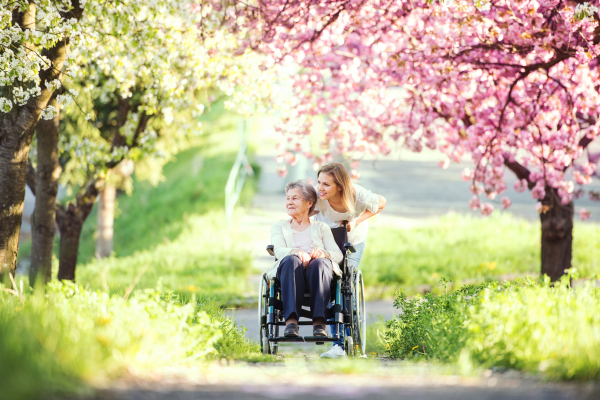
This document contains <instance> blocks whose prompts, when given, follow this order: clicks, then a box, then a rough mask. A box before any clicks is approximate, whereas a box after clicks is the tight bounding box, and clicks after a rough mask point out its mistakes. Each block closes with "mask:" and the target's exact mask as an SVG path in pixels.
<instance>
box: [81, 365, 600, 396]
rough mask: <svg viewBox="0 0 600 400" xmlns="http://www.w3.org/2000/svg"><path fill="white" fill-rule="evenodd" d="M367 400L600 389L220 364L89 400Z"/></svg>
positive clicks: (491, 378) (500, 376) (405, 369)
mask: <svg viewBox="0 0 600 400" xmlns="http://www.w3.org/2000/svg"><path fill="white" fill-rule="evenodd" d="M327 397H329V398H341V399H369V400H379V399H381V400H384V399H385V400H392V399H413V400H426V399H431V400H438V399H439V400H455V399H456V400H464V399H477V400H479V399H486V400H500V399H528V400H538V399H539V400H588V399H589V400H592V399H598V398H600V385H599V384H598V383H586V384H581V383H555V382H544V381H541V380H539V379H533V378H530V377H527V376H525V375H523V374H519V373H516V372H514V371H509V372H502V373H500V372H492V371H489V370H488V371H480V372H478V373H471V374H469V375H467V376H460V375H457V374H449V373H447V371H446V373H444V371H443V370H441V369H440V368H439V367H435V366H431V365H429V366H427V365H419V366H415V365H414V364H409V363H403V362H384V363H382V364H376V363H375V361H368V360H365V361H359V362H355V363H354V364H352V363H351V362H348V361H345V362H336V361H330V362H322V361H320V360H316V361H315V360H303V359H288V360H286V362H285V363H280V364H279V365H250V366H247V365H238V364H236V365H219V364H215V365H212V366H211V367H210V369H208V368H207V369H205V370H201V369H192V370H186V371H181V370H180V371H164V372H163V373H162V374H156V375H154V376H152V377H145V378H143V379H137V380H133V379H129V380H127V381H122V382H117V383H116V386H115V383H114V382H113V383H112V384H111V387H110V388H107V389H100V391H99V392H97V393H96V394H95V395H94V396H90V397H85V398H86V399H89V400H163V399H165V400H166V399H170V400H171V399H172V400H188V399H189V400H192V399H273V398H275V399H297V400H304V399H307V400H308V399H314V398H327Z"/></svg>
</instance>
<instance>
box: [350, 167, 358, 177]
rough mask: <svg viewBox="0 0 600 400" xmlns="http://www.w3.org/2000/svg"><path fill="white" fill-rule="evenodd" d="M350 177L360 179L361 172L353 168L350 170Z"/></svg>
mask: <svg viewBox="0 0 600 400" xmlns="http://www.w3.org/2000/svg"><path fill="white" fill-rule="evenodd" d="M350 178H351V179H358V178H360V174H359V173H358V171H357V170H355V169H351V170H350Z"/></svg>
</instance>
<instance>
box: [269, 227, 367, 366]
mask: <svg viewBox="0 0 600 400" xmlns="http://www.w3.org/2000/svg"><path fill="white" fill-rule="evenodd" d="M342 230H343V232H342ZM332 232H333V233H334V238H336V243H337V244H338V246H339V247H340V250H341V251H342V253H343V254H344V258H343V260H342V264H341V265H340V267H341V270H342V276H341V277H337V276H336V277H335V288H336V290H335V305H334V306H333V307H331V308H330V309H329V310H328V311H329V313H328V315H327V316H326V317H327V318H326V319H327V321H326V325H337V328H338V330H337V332H338V334H337V335H335V336H333V337H329V336H328V337H326V338H324V337H315V336H298V337H285V336H279V327H280V326H285V321H283V302H282V300H281V287H280V285H279V281H278V280H277V278H274V279H271V280H270V281H269V280H268V279H267V274H266V273H265V274H263V276H262V279H261V281H260V289H259V293H258V324H259V327H260V345H261V350H262V353H263V354H273V355H276V354H277V350H278V346H279V343H281V342H315V343H316V344H317V345H321V344H323V343H325V342H335V341H338V340H339V339H340V335H339V332H344V351H345V352H346V354H347V355H349V356H353V357H359V356H364V355H365V351H366V333H367V332H366V329H367V323H366V314H365V297H364V283H363V277H362V272H361V271H360V270H356V271H355V270H354V269H353V268H350V267H349V266H348V255H349V254H350V253H354V252H356V250H355V249H354V247H353V246H352V244H351V243H347V240H348V234H347V231H346V221H344V224H343V226H342V227H339V228H333V229H332ZM338 239H340V240H338ZM342 239H343V240H342ZM273 249H274V246H273V245H269V246H267V252H268V253H269V254H270V255H271V256H275V253H274V251H273ZM309 297H310V294H308V293H306V294H305V295H304V300H305V301H306V300H308V298H309ZM303 307H306V303H303ZM300 318H307V319H308V321H300ZM330 319H333V321H330ZM312 323H313V322H312V318H311V315H310V310H306V309H302V315H300V316H298V325H312ZM348 328H349V330H350V335H346V334H345V333H346V331H347V329H348ZM342 329H343V331H342Z"/></svg>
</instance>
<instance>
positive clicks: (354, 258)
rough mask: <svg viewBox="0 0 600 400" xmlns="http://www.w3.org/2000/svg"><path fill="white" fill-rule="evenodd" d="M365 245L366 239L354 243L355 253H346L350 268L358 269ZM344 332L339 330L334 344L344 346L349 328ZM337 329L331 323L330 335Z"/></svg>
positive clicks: (331, 305)
mask: <svg viewBox="0 0 600 400" xmlns="http://www.w3.org/2000/svg"><path fill="white" fill-rule="evenodd" d="M366 246H367V241H366V240H365V241H364V242H362V243H359V244H355V245H354V250H356V253H350V254H348V265H349V266H350V268H354V270H357V269H358V264H360V259H361V258H362V255H363V253H364V251H365V247H366ZM334 304H335V303H333V302H332V303H331V304H330V307H333V306H334ZM348 307H350V308H351V307H352V304H348ZM344 330H345V331H346V332H340V340H338V341H337V342H333V345H334V346H336V345H337V346H341V347H342V348H343V347H344V335H350V328H346V329H344ZM337 333H338V330H337V325H331V336H335V335H337Z"/></svg>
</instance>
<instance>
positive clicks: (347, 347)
mask: <svg viewBox="0 0 600 400" xmlns="http://www.w3.org/2000/svg"><path fill="white" fill-rule="evenodd" d="M354 350H355V349H354V340H352V337H351V336H347V337H346V338H345V339H344V351H346V355H347V356H348V357H353V356H354Z"/></svg>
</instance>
